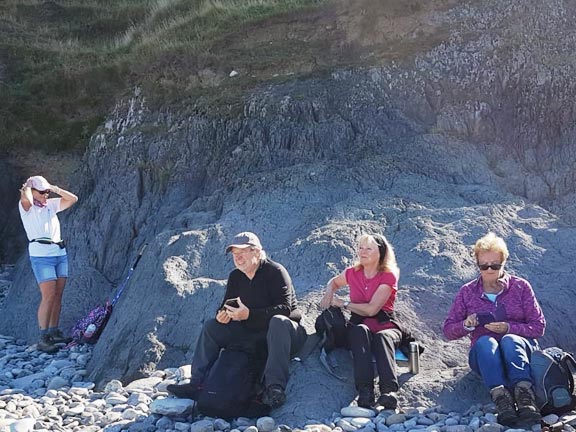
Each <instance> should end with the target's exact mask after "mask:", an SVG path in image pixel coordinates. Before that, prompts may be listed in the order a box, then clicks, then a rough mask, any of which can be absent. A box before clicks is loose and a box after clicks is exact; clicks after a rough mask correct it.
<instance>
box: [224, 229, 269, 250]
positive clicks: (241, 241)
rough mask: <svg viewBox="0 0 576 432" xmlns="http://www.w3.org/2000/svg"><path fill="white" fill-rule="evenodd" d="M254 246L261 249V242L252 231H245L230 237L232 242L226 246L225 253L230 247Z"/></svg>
mask: <svg viewBox="0 0 576 432" xmlns="http://www.w3.org/2000/svg"><path fill="white" fill-rule="evenodd" d="M247 247H255V248H256V249H262V244H261V243H260V239H259V238H258V236H257V235H256V234H254V233H252V232H249V231H245V232H241V233H240V234H236V235H235V236H234V238H233V239H232V244H230V245H229V246H228V247H227V248H226V253H228V252H230V251H231V250H232V248H241V249H242V248H247Z"/></svg>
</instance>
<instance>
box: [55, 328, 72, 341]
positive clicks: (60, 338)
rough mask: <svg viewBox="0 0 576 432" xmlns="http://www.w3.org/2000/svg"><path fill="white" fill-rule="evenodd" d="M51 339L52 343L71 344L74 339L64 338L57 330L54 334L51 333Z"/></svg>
mask: <svg viewBox="0 0 576 432" xmlns="http://www.w3.org/2000/svg"><path fill="white" fill-rule="evenodd" d="M50 339H51V340H52V343H55V344H57V343H65V344H69V343H70V342H72V338H71V337H68V336H64V335H63V334H62V332H61V331H60V330H56V331H55V332H54V333H50Z"/></svg>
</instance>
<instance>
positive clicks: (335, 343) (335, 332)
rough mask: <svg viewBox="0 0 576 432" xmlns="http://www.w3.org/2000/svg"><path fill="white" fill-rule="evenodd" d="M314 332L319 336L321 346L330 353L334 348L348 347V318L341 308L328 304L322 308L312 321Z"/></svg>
mask: <svg viewBox="0 0 576 432" xmlns="http://www.w3.org/2000/svg"><path fill="white" fill-rule="evenodd" d="M314 327H315V329H316V334H317V335H318V336H320V337H321V338H322V339H321V348H322V349H324V351H325V352H326V353H327V354H330V352H332V351H333V350H334V349H335V348H346V349H348V348H349V346H348V320H347V319H346V317H345V316H344V314H343V313H342V309H340V308H337V307H334V306H330V307H329V308H328V309H326V310H324V311H323V312H322V313H321V314H320V315H318V318H316V322H315V323H314Z"/></svg>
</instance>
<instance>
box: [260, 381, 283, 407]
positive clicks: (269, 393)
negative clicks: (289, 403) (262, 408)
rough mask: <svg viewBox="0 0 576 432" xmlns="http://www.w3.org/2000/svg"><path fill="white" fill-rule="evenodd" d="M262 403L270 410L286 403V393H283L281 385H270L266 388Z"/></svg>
mask: <svg viewBox="0 0 576 432" xmlns="http://www.w3.org/2000/svg"><path fill="white" fill-rule="evenodd" d="M262 401H263V402H264V403H265V404H266V405H268V406H269V407H270V408H272V409H274V408H278V407H279V406H282V405H284V402H286V393H284V389H283V388H282V386H281V385H279V384H272V385H270V386H268V388H267V389H266V391H265V392H264V398H263V400H262Z"/></svg>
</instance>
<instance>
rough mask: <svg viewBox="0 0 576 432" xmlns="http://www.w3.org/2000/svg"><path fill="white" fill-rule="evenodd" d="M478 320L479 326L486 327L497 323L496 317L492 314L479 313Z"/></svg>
mask: <svg viewBox="0 0 576 432" xmlns="http://www.w3.org/2000/svg"><path fill="white" fill-rule="evenodd" d="M476 319H477V320H478V325H481V326H483V325H486V324H490V323H492V322H494V321H496V317H494V314H493V313H492V312H478V313H477V314H476Z"/></svg>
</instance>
